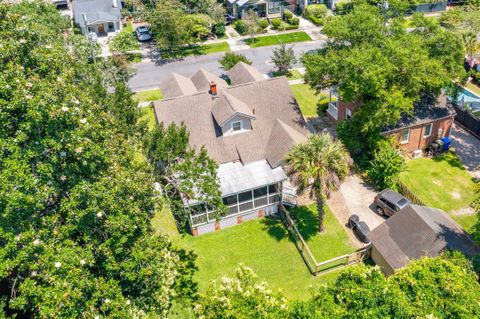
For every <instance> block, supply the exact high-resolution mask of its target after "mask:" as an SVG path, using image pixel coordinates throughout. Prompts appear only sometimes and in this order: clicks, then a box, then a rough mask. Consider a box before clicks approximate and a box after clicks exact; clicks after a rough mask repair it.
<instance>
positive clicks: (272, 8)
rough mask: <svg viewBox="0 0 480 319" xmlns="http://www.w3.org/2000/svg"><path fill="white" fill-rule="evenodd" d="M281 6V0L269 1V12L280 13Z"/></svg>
mask: <svg viewBox="0 0 480 319" xmlns="http://www.w3.org/2000/svg"><path fill="white" fill-rule="evenodd" d="M280 8H281V5H280V1H271V2H268V13H278V12H280Z"/></svg>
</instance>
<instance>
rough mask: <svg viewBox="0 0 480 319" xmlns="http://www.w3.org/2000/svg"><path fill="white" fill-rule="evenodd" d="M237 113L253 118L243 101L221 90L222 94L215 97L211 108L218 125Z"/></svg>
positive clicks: (221, 124) (250, 110)
mask: <svg viewBox="0 0 480 319" xmlns="http://www.w3.org/2000/svg"><path fill="white" fill-rule="evenodd" d="M237 114H241V115H243V116H247V117H250V118H252V119H255V116H254V115H253V112H252V109H250V107H248V105H247V104H245V102H243V101H241V100H239V99H238V98H236V97H235V96H233V95H231V94H230V93H228V92H223V94H221V95H220V96H219V97H218V98H217V100H216V101H215V103H214V104H213V108H212V115H213V117H214V118H215V120H216V121H217V123H218V125H220V126H223V125H224V124H225V122H227V121H228V120H229V119H231V118H232V117H234V116H235V115H237Z"/></svg>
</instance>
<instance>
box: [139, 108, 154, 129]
mask: <svg viewBox="0 0 480 319" xmlns="http://www.w3.org/2000/svg"><path fill="white" fill-rule="evenodd" d="M140 112H141V114H142V115H141V117H140V120H143V121H146V122H147V126H148V129H149V130H153V129H154V128H155V125H157V120H156V119H155V113H154V112H153V107H151V106H147V107H142V108H141V109H140Z"/></svg>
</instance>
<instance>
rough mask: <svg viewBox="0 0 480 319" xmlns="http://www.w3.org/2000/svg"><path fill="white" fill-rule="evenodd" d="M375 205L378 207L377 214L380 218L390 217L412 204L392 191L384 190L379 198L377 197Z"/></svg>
mask: <svg viewBox="0 0 480 319" xmlns="http://www.w3.org/2000/svg"><path fill="white" fill-rule="evenodd" d="M373 202H374V204H375V205H376V212H377V214H378V215H380V216H387V217H390V216H392V215H393V214H395V213H396V212H398V211H399V210H401V209H402V208H404V207H405V206H407V205H410V204H411V203H412V202H411V201H409V200H408V199H406V198H405V197H403V196H402V195H400V194H399V193H397V192H395V191H393V190H391V189H390V188H387V189H384V190H383V191H381V192H380V193H379V194H378V195H377V196H375V199H374V201H373Z"/></svg>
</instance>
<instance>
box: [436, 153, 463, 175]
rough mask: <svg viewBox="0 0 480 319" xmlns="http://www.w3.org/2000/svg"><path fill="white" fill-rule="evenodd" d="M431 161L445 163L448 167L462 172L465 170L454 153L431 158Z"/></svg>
mask: <svg viewBox="0 0 480 319" xmlns="http://www.w3.org/2000/svg"><path fill="white" fill-rule="evenodd" d="M432 160H433V161H434V162H446V163H447V164H448V165H450V166H452V167H455V168H459V169H461V170H462V171H464V170H465V167H464V166H463V164H462V162H461V161H460V159H459V158H458V156H457V155H456V154H454V153H445V154H442V155H440V156H437V157H433V158H432Z"/></svg>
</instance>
